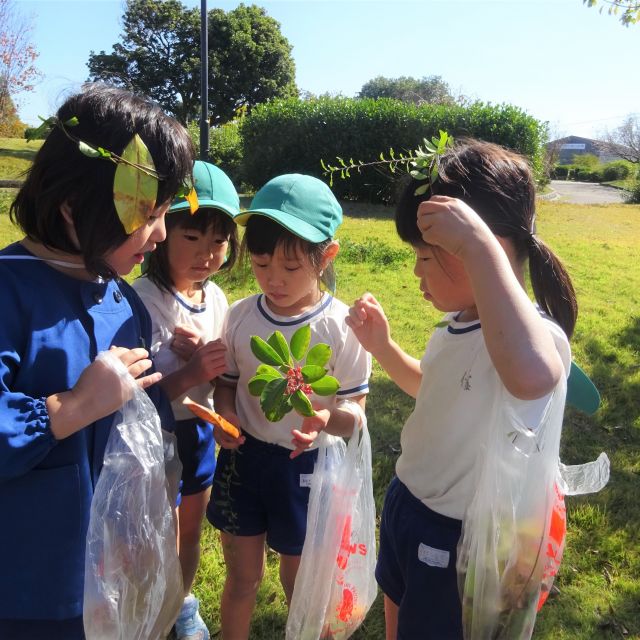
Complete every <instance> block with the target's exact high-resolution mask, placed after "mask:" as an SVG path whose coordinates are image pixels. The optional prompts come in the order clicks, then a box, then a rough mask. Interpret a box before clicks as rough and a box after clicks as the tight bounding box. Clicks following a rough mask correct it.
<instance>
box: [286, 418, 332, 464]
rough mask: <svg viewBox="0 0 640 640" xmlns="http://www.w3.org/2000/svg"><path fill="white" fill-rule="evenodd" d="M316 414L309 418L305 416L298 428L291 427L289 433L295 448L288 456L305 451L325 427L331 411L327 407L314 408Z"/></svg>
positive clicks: (293, 456)
mask: <svg viewBox="0 0 640 640" xmlns="http://www.w3.org/2000/svg"><path fill="white" fill-rule="evenodd" d="M315 411H316V415H315V416H312V417H310V418H305V419H304V420H303V421H302V427H301V428H300V429H292V430H291V434H292V435H293V439H292V440H291V443H292V444H293V445H294V446H295V449H294V450H293V451H292V452H291V454H290V455H289V457H290V458H291V459H292V460H293V458H296V457H298V456H299V455H300V454H301V453H303V452H304V451H306V450H307V449H308V448H309V447H310V446H311V445H312V444H313V443H314V442H315V439H316V438H317V437H318V434H319V433H320V432H321V431H322V430H323V429H325V428H326V426H327V423H328V422H329V418H330V417H331V412H330V411H329V409H316V410H315Z"/></svg>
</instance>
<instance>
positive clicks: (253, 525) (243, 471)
mask: <svg viewBox="0 0 640 640" xmlns="http://www.w3.org/2000/svg"><path fill="white" fill-rule="evenodd" d="M243 435H244V436H245V438H246V440H245V442H244V444H242V445H241V446H240V447H238V449H236V450H235V451H234V450H230V449H220V453H219V454H218V463H217V465H216V471H215V475H214V478H213V488H212V490H211V500H209V506H208V507H207V519H208V520H209V522H210V523H211V524H212V525H213V526H214V527H215V528H216V529H220V530H221V531H225V532H227V533H231V534H233V535H237V536H257V535H260V534H262V533H266V534H267V544H268V545H269V546H270V547H271V548H272V549H273V550H274V551H277V552H278V553H282V554H285V555H293V556H298V555H300V554H301V553H302V546H303V545H304V538H305V535H306V532H307V508H308V505H309V488H310V483H311V475H312V474H313V467H314V465H315V462H316V459H317V458H318V450H317V449H313V450H311V451H306V452H304V453H302V454H300V455H299V456H297V457H296V458H294V459H293V460H291V458H289V455H290V454H291V449H287V448H286V447H281V446H279V445H277V444H271V443H268V442H263V441H262V440H258V439H257V438H254V437H252V436H250V435H249V434H247V433H244V434H243Z"/></svg>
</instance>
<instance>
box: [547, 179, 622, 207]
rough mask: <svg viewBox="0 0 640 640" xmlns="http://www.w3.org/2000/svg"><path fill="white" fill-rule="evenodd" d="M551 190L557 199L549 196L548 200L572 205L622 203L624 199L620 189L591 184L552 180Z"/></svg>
mask: <svg viewBox="0 0 640 640" xmlns="http://www.w3.org/2000/svg"><path fill="white" fill-rule="evenodd" d="M551 188H552V189H553V191H554V192H555V194H556V196H557V197H555V196H554V195H553V194H550V195H551V197H549V198H548V199H549V200H559V201H561V202H572V203H573V204H606V203H609V202H617V203H623V202H624V199H625V192H624V191H623V190H622V189H615V188H614V187H605V186H602V185H600V184H596V183H593V182H572V181H565V180H552V181H551Z"/></svg>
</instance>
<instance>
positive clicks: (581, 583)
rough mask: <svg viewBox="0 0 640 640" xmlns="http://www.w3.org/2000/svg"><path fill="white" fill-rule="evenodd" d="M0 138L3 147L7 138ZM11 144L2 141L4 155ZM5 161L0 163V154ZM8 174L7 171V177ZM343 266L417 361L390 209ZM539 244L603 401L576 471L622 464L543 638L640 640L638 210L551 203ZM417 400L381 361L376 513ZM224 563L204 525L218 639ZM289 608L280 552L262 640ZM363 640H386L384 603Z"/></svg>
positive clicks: (587, 506) (577, 537) (3, 231)
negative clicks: (557, 278) (549, 258)
mask: <svg viewBox="0 0 640 640" xmlns="http://www.w3.org/2000/svg"><path fill="white" fill-rule="evenodd" d="M0 142H2V141H0ZM0 146H1V145H0ZM0 157H1V156H0ZM2 177H6V175H3V174H2V172H1V171H0V178H2ZM8 197H9V196H8V195H7V192H6V191H5V192H4V193H3V191H2V190H0V245H2V246H4V245H5V244H7V243H9V242H11V241H13V240H15V239H17V238H18V237H19V233H18V232H17V231H16V230H15V229H13V228H12V227H11V225H10V223H9V221H8V217H7V215H6V210H7V206H8ZM345 212H346V215H345V220H344V223H343V225H342V226H341V227H340V230H339V233H338V238H339V240H340V241H341V244H342V248H343V252H342V255H341V256H339V257H338V259H337V262H336V267H337V273H338V295H339V297H340V298H341V299H342V300H344V301H345V302H351V301H352V300H353V299H355V298H356V297H357V296H359V295H360V294H361V293H362V292H363V291H371V292H372V293H374V294H375V295H376V296H377V297H378V298H379V300H380V301H381V302H382V304H383V305H384V307H385V310H386V312H387V315H388V317H389V320H390V323H391V326H392V331H393V336H394V338H395V339H396V340H397V341H398V342H399V343H400V344H401V345H403V346H404V347H405V349H406V350H407V351H408V352H409V353H411V354H412V355H414V356H417V357H419V356H420V355H421V354H422V352H423V349H424V345H425V342H426V340H427V338H428V335H429V333H430V332H431V330H432V328H433V326H434V324H435V323H436V322H437V321H438V319H439V315H440V314H439V313H438V312H436V311H434V310H433V309H432V308H431V307H430V306H429V305H428V304H427V303H426V302H425V301H424V300H423V299H422V297H421V295H420V292H419V290H418V288H417V285H416V281H415V278H414V276H413V274H412V269H413V264H412V260H411V253H410V252H409V251H407V248H406V246H404V245H403V244H402V243H401V242H400V240H399V239H398V238H397V236H396V235H395V231H394V227H393V221H392V218H391V213H390V211H389V210H388V209H386V208H384V207H381V206H379V205H373V206H367V205H357V204H353V203H345ZM538 229H539V233H540V235H541V236H542V237H543V238H544V239H545V240H546V242H547V243H548V244H549V245H550V246H551V247H552V248H553V249H554V251H555V252H556V253H557V254H558V255H559V256H560V257H561V258H562V259H563V260H564V262H565V264H566V265H567V267H568V269H569V272H570V273H571V275H572V278H573V280H574V284H575V286H576V290H577V294H578V300H579V304H580V314H579V319H578V324H577V328H576V333H575V336H574V338H573V341H572V348H573V353H574V357H575V360H576V361H577V362H578V363H579V364H580V365H581V366H582V367H583V368H584V369H585V370H586V371H587V373H588V374H589V375H590V376H591V377H592V379H593V380H594V381H595V383H596V385H597V386H598V388H599V390H600V392H601V394H602V406H601V409H600V410H599V411H598V413H597V414H596V415H595V416H593V417H588V416H584V415H582V414H578V413H576V412H575V411H572V410H568V411H567V415H566V421H565V426H564V431H563V441H562V450H561V454H562V459H563V461H564V462H565V463H566V464H575V463H580V462H585V461H588V460H592V459H594V458H596V457H597V455H598V454H599V453H600V452H601V451H606V452H607V454H608V455H609V457H610V459H611V464H612V471H611V480H610V482H609V485H608V486H607V487H606V488H605V489H604V490H603V491H602V492H601V493H599V494H597V495H591V496H582V497H570V498H567V510H568V527H569V532H568V536H567V548H566V551H565V557H564V560H563V564H562V566H561V569H560V574H559V577H558V579H557V580H556V586H557V587H558V589H559V593H558V594H557V595H555V596H553V597H552V598H551V599H550V600H549V602H548V603H547V604H546V605H545V606H544V608H543V610H542V612H541V613H540V615H539V616H538V622H537V625H536V631H535V633H534V638H536V640H542V639H544V640H594V639H609V638H612V639H613V638H636V639H638V638H640V534H639V532H640V500H639V496H640V267H639V265H638V258H639V257H640V253H639V249H638V248H639V247H640V206H634V205H602V206H580V205H571V204H561V203H560V204H556V203H553V202H540V204H539V223H538ZM219 282H220V283H221V286H222V287H223V288H224V290H225V292H226V294H227V296H228V297H229V299H230V300H236V299H238V298H240V297H242V296H245V295H247V294H249V293H253V292H255V291H256V289H255V285H254V284H253V281H252V280H251V279H250V278H248V279H245V280H243V279H242V278H241V277H240V274H239V273H235V274H231V275H230V276H225V277H224V278H220V279H219ZM411 409H412V402H411V399H410V398H408V397H406V396H405V395H404V394H402V393H401V392H400V391H398V390H397V389H396V388H395V386H394V385H393V384H392V383H391V382H390V380H389V379H388V377H387V376H386V375H385V374H384V373H383V372H382V371H381V369H380V368H379V367H378V366H377V365H375V366H374V373H373V377H372V380H371V393H370V395H369V398H368V400H367V413H368V416H369V428H370V430H371V438H372V446H373V478H374V493H375V496H376V502H377V507H378V509H380V508H381V506H382V498H383V495H384V491H385V489H386V486H387V484H388V482H389V480H390V478H391V476H392V474H393V469H394V464H395V460H396V458H397V456H398V453H399V448H400V429H401V427H402V425H403V423H404V420H405V419H406V418H407V416H408V415H409V413H410V411H411ZM223 581H224V563H223V560H222V554H221V548H220V542H219V538H218V535H217V533H215V532H214V531H213V530H212V528H211V527H210V526H209V525H208V524H207V523H205V524H204V525H203V554H202V560H201V565H200V569H199V572H198V576H197V582H196V586H195V592H196V593H197V595H198V596H199V597H200V599H201V602H202V605H201V606H202V611H203V614H204V617H205V619H206V621H207V622H208V624H209V626H210V628H211V630H212V631H213V632H216V631H217V630H218V629H219V602H220V593H221V589H222V585H223ZM285 623H286V605H285V602H284V596H283V594H282V589H281V587H280V585H279V581H278V571H277V557H276V556H275V554H273V553H269V554H268V558H267V571H266V575H265V579H264V581H263V584H262V587H261V589H260V592H259V596H258V604H257V607H256V611H255V614H254V618H253V626H252V632H251V638H252V639H256V640H279V639H281V638H283V637H284V626H285ZM354 638H356V639H357V640H365V639H366V640H382V639H383V638H384V619H383V612H382V599H381V598H380V597H378V599H377V600H376V602H375V604H374V606H373V608H372V610H371V612H370V613H369V616H368V617H367V620H366V621H365V623H364V625H363V626H362V627H361V629H359V630H358V632H357V633H356V634H355V636H354Z"/></svg>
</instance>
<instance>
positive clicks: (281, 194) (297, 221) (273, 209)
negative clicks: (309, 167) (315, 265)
mask: <svg viewBox="0 0 640 640" xmlns="http://www.w3.org/2000/svg"><path fill="white" fill-rule="evenodd" d="M253 215H261V216H266V217H267V218H271V219H272V220H274V221H275V222H277V223H278V224H281V225H282V226H283V227H285V229H288V230H289V231H291V233H293V234H294V235H296V236H299V237H300V238H302V239H303V240H308V241H309V242H315V243H317V242H323V241H325V240H330V239H331V238H333V235H334V233H335V232H336V229H337V228H338V227H339V226H340V223H341V222H342V207H341V206H340V203H339V202H338V201H337V200H336V197H335V196H334V195H333V192H332V191H331V189H329V187H328V186H327V185H326V184H325V183H324V182H322V180H318V178H314V177H313V176H307V175H303V174H301V173H287V174H285V175H282V176H278V177H276V178H273V179H272V180H269V182H267V184H265V185H264V186H263V187H262V188H261V189H260V190H259V191H258V192H257V193H256V195H255V196H254V198H253V200H252V201H251V204H250V206H249V208H248V209H247V211H243V212H242V213H241V214H240V215H238V216H236V217H235V218H234V219H235V221H236V222H237V223H238V224H239V225H242V226H245V225H246V224H247V221H248V220H249V218H250V217H251V216H253Z"/></svg>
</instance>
